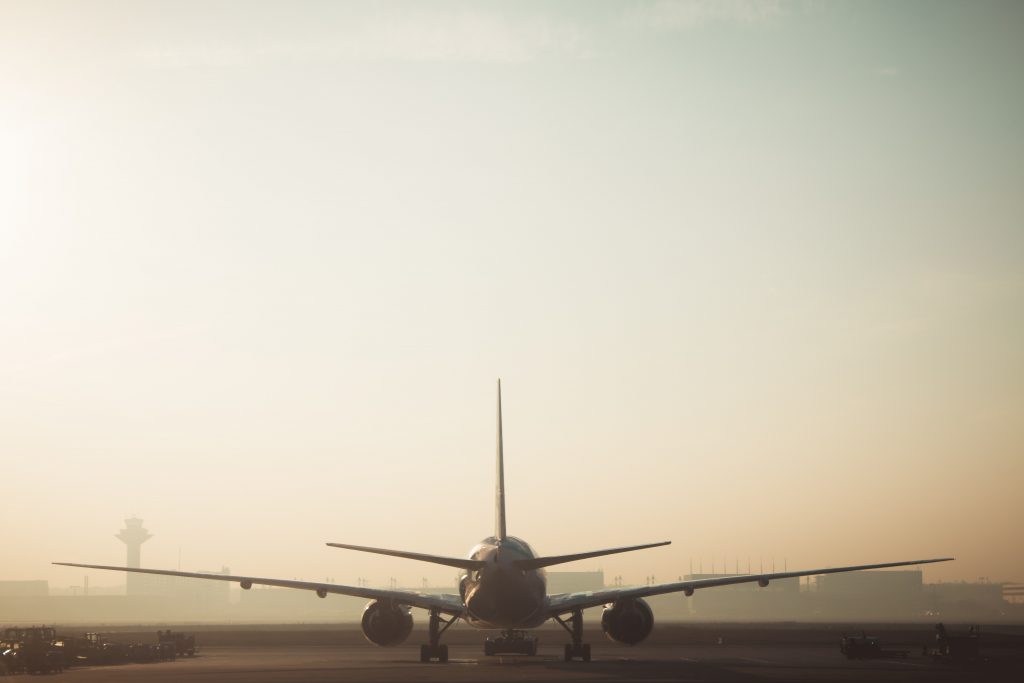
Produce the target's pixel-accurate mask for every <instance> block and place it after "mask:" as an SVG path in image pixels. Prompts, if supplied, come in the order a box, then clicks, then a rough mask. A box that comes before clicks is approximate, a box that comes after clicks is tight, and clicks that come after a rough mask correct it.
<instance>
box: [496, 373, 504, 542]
mask: <svg viewBox="0 0 1024 683" xmlns="http://www.w3.org/2000/svg"><path fill="white" fill-rule="evenodd" d="M497 468H498V471H497V481H496V483H495V489H494V537H495V538H496V539H498V540H499V541H500V540H503V539H504V538H505V458H504V441H503V439H502V438H501V380H500V379H499V380H498V466H497Z"/></svg>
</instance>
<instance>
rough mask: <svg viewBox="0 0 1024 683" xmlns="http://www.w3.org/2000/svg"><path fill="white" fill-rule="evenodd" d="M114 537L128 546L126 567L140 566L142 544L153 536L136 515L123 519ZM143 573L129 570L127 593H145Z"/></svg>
mask: <svg viewBox="0 0 1024 683" xmlns="http://www.w3.org/2000/svg"><path fill="white" fill-rule="evenodd" d="M114 538H117V539H118V540H120V541H121V542H122V543H124V544H125V545H126V546H127V547H128V558H127V560H126V562H125V566H126V567H141V566H142V565H141V559H142V544H143V543H145V542H146V541H148V540H149V539H151V538H153V536H152V535H151V534H150V533H149V532H148V531H147V530H145V529H143V528H142V520H141V519H139V518H138V517H131V518H130V519H126V520H124V528H123V529H121V533H119V534H118V535H117V536H115V537H114ZM145 579H146V577H145V575H143V574H134V573H131V572H129V573H128V575H127V577H126V580H127V586H126V588H127V590H126V592H127V594H128V595H139V594H140V593H145V592H146V590H145Z"/></svg>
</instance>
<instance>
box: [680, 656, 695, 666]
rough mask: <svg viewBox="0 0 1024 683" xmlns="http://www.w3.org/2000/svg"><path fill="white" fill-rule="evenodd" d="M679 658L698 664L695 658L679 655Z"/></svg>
mask: <svg viewBox="0 0 1024 683" xmlns="http://www.w3.org/2000/svg"><path fill="white" fill-rule="evenodd" d="M679 659H680V660H681V661H684V662H690V663H691V664H698V663H699V662H698V661H697V660H696V659H692V658H690V657H680V658H679Z"/></svg>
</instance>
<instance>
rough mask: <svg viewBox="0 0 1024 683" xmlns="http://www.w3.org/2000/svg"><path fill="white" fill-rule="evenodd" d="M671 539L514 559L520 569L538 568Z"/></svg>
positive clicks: (612, 553)
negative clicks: (566, 553)
mask: <svg viewBox="0 0 1024 683" xmlns="http://www.w3.org/2000/svg"><path fill="white" fill-rule="evenodd" d="M671 542H672V541H661V542H660V543H647V544H645V545H631V546H627V547H625V548H608V549H606V550H591V551H590V552H588V553H576V554H575V555H551V556H550V557H533V558H530V559H528V560H516V561H515V565H516V566H517V567H519V568H520V569H524V570H525V569H540V568H541V567H550V566H551V565H554V564H565V563H566V562H575V561H576V560H586V559H587V558H590V557H601V556H603V555H615V554H616V553H628V552H629V551H631V550H643V549H644V548H657V547H658V546H659V545H668V544H669V543H671Z"/></svg>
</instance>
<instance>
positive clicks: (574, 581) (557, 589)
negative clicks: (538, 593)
mask: <svg viewBox="0 0 1024 683" xmlns="http://www.w3.org/2000/svg"><path fill="white" fill-rule="evenodd" d="M602 588H604V572H603V571H600V570H598V571H596V572H548V594H549V595H555V594H557V593H582V592H584V591H598V590H601V589H602Z"/></svg>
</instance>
